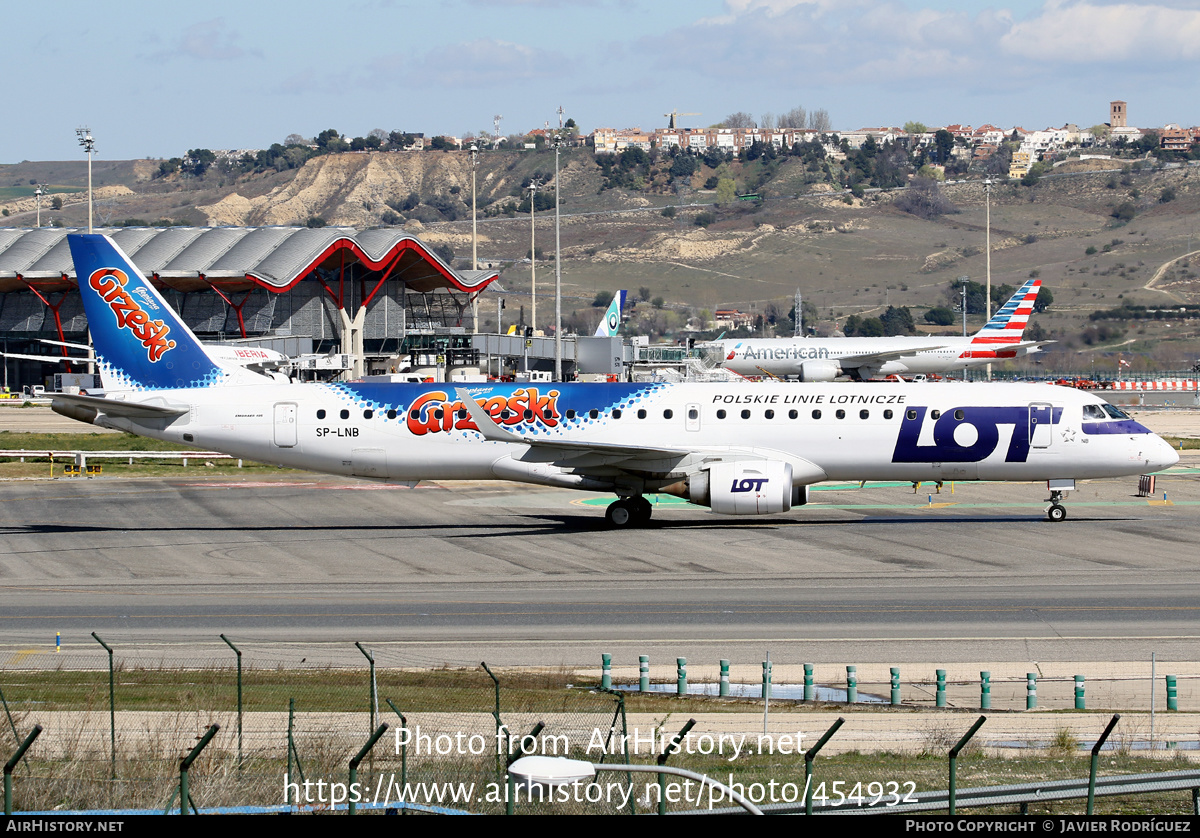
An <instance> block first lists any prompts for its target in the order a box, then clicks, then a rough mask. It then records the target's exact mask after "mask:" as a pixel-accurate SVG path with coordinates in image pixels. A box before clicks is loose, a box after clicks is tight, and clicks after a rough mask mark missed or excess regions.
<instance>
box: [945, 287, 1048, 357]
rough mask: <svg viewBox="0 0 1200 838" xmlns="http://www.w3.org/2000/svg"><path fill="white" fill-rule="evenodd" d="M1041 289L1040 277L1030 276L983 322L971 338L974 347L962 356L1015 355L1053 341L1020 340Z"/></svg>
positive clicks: (1035, 349) (1036, 348)
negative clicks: (1031, 277) (1032, 277)
mask: <svg viewBox="0 0 1200 838" xmlns="http://www.w3.org/2000/svg"><path fill="white" fill-rule="evenodd" d="M1041 288H1042V281H1041V280H1040V279H1031V280H1029V281H1028V282H1026V283H1025V284H1024V285H1022V286H1021V287H1020V288H1018V289H1017V293H1015V294H1013V295H1012V297H1010V298H1009V300H1008V302H1006V303H1005V304H1004V305H1002V306H1001V307H1000V308H999V309H998V310H997V311H996V313H995V314H993V315H992V319H991V320H989V321H988V322H987V323H985V324H984V326H983V328H982V329H980V330H979V331H978V332H976V333H975V335H974V336H973V337H972V338H971V347H970V349H968V350H967V351H966V352H964V353H962V355H961V356H960V357H963V358H1015V357H1016V356H1017V355H1018V354H1020V355H1024V354H1026V353H1029V352H1036V351H1038V347H1039V346H1041V345H1042V344H1043V343H1049V342H1051V341H1026V342H1022V341H1021V334H1022V333H1023V332H1024V331H1025V327H1026V326H1027V325H1028V324H1029V315H1030V314H1031V313H1032V312H1033V303H1034V301H1035V300H1037V295H1038V292H1039V291H1040V290H1041Z"/></svg>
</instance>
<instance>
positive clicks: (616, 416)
mask: <svg viewBox="0 0 1200 838" xmlns="http://www.w3.org/2000/svg"><path fill="white" fill-rule="evenodd" d="M525 412H526V413H528V414H529V417H528V418H530V419H532V418H533V411H532V410H527V411H525ZM612 417H613V418H614V419H620V418H621V408H619V407H614V408H613V412H612Z"/></svg>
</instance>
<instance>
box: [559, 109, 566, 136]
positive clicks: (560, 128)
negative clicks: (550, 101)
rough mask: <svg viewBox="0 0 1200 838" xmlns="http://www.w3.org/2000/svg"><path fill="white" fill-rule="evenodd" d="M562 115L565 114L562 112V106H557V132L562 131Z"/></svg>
mask: <svg viewBox="0 0 1200 838" xmlns="http://www.w3.org/2000/svg"><path fill="white" fill-rule="evenodd" d="M564 113H566V112H565V111H564V110H563V106H562V105H559V106H558V130H559V131H561V130H562V118H563V114H564Z"/></svg>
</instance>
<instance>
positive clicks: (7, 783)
mask: <svg viewBox="0 0 1200 838" xmlns="http://www.w3.org/2000/svg"><path fill="white" fill-rule="evenodd" d="M41 732H42V726H41V725H34V726H33V730H31V731H29V735H28V736H26V737H25V741H24V742H22V743H21V745H20V747H18V748H17V752H16V753H15V754H13V755H12V756H11V757H9V759H8V762H6V763H4V814H6V815H11V814H12V773H13V769H14V768H16V767H17V763H18V762H20V761H21V757H23V756H25V752H26V751H28V750H29V746H30V745H32V744H33V740H34V739H37V738H38V734H40V733H41Z"/></svg>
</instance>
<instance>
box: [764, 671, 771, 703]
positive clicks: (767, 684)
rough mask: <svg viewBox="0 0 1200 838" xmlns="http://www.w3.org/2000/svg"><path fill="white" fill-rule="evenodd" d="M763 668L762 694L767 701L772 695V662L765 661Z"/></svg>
mask: <svg viewBox="0 0 1200 838" xmlns="http://www.w3.org/2000/svg"><path fill="white" fill-rule="evenodd" d="M762 668H763V675H762V679H763V680H762V694H763V700H764V701H766V700H767V699H769V698H770V697H771V662H770V661H763V665H762Z"/></svg>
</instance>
